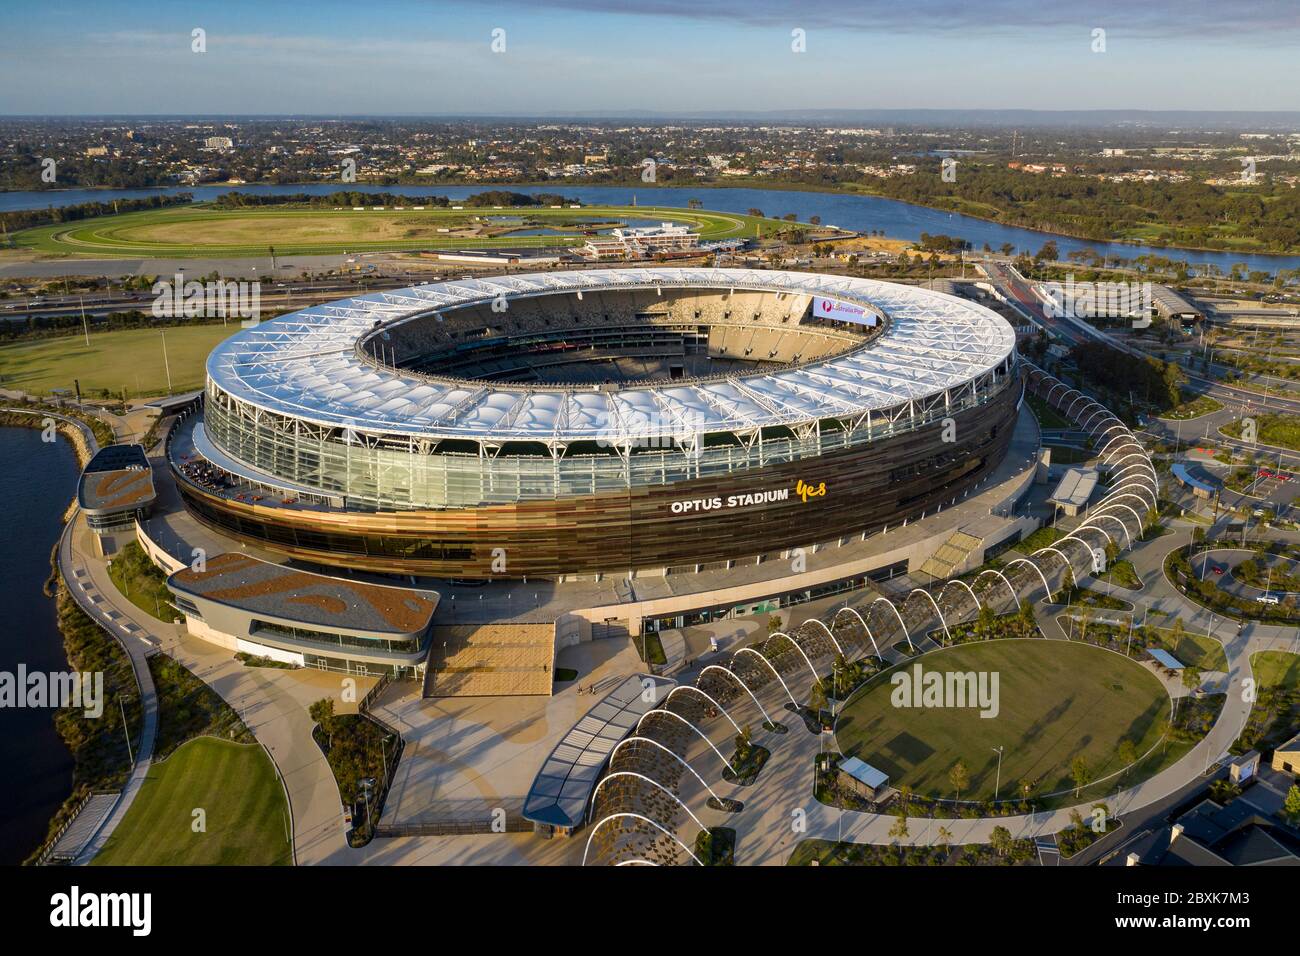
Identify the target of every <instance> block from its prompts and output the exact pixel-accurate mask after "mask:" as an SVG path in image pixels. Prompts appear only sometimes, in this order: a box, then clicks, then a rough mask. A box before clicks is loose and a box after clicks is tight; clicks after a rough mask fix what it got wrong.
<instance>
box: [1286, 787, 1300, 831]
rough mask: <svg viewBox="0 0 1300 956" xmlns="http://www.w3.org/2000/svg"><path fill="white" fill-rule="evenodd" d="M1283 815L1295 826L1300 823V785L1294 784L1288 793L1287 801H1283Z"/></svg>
mask: <svg viewBox="0 0 1300 956" xmlns="http://www.w3.org/2000/svg"><path fill="white" fill-rule="evenodd" d="M1282 815H1283V816H1285V817H1286V818H1287V819H1288V820H1290V821H1291V823H1293V824H1297V823H1300V785H1297V784H1294V783H1293V784H1291V789H1290V790H1288V791H1287V792H1286V799H1285V800H1283V801H1282Z"/></svg>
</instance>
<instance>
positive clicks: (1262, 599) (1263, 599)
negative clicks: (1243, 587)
mask: <svg viewBox="0 0 1300 956" xmlns="http://www.w3.org/2000/svg"><path fill="white" fill-rule="evenodd" d="M1255 603H1256V604H1278V603H1279V601H1278V598H1277V595H1276V594H1261V595H1260V596H1259V597H1257V598H1255Z"/></svg>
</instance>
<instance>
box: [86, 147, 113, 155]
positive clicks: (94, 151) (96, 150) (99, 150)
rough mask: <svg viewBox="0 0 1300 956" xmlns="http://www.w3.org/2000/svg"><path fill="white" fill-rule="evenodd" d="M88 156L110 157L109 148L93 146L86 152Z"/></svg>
mask: <svg viewBox="0 0 1300 956" xmlns="http://www.w3.org/2000/svg"><path fill="white" fill-rule="evenodd" d="M86 155H87V156H107V155H108V147H107V146H91V147H90V148H89V149H87V150H86Z"/></svg>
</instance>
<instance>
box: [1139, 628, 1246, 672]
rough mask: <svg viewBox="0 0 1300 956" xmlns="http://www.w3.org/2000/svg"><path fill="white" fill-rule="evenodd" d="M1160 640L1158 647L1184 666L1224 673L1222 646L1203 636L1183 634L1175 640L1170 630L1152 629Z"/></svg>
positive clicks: (1225, 659)
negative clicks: (1188, 665)
mask: <svg viewBox="0 0 1300 956" xmlns="http://www.w3.org/2000/svg"><path fill="white" fill-rule="evenodd" d="M1153 630H1154V631H1155V633H1156V636H1157V637H1158V638H1159V639H1160V646H1161V647H1162V648H1164V649H1165V650H1167V651H1168V652H1169V653H1170V654H1173V655H1174V657H1176V658H1178V659H1179V660H1180V661H1182V662H1183V663H1184V664H1191V665H1193V666H1195V667H1199V668H1200V669H1201V670H1203V671H1226V670H1227V669H1228V658H1227V657H1226V656H1225V655H1224V653H1223V645H1222V644H1220V643H1219V642H1218V641H1216V640H1215V639H1214V638H1212V637H1209V636H1208V635H1205V634H1187V633H1184V634H1182V635H1181V636H1180V637H1177V639H1175V634H1174V632H1173V630H1172V629H1171V628H1167V627H1158V628H1153Z"/></svg>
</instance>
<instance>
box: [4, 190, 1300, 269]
mask: <svg viewBox="0 0 1300 956" xmlns="http://www.w3.org/2000/svg"><path fill="white" fill-rule="evenodd" d="M342 188H344V184H342V183H308V184H303V185H296V186H295V185H284V186H280V185H274V186H273V185H266V186H262V185H244V186H194V187H181V186H170V187H165V188H160V189H67V190H46V191H33V192H10V193H0V212H4V211H8V210H13V209H39V208H43V207H45V206H50V205H53V206H71V205H76V204H77V203H83V202H107V201H111V200H113V199H138V198H141V197H145V196H156V195H171V194H175V193H183V192H189V193H193V194H194V198H195V199H200V200H205V199H215V198H217V197H218V196H220V195H222V194H223V193H228V192H245V193H259V192H260V193H270V194H272V195H284V194H290V193H308V194H310V195H321V196H323V195H328V194H329V193H332V192H337V191H339V190H340V189H342ZM346 188H347V189H349V190H353V191H356V192H390V193H399V194H402V195H406V196H447V197H448V198H450V199H464V198H465V197H467V196H472V195H474V194H475V193H481V192H483V191H485V190H488V189H509V190H513V191H515V192H522V193H529V194H532V193H538V192H547V193H560V194H561V195H563V196H565V197H568V198H574V199H577V200H578V201H579V202H582V203H584V204H587V205H614V206H620V205H629V204H630V203H631V202H632V201H633V199H634V198H635V200H636V202H637V203H638V204H639V205H643V206H654V205H657V206H679V207H681V206H685V205H686V200H687V199H699V200H701V201H702V202H703V203H704V208H705V209H716V210H719V211H721V212H742V213H743V212H745V211H747V210H749V209H751V208H754V209H761V210H762V211H763V212H764V213H765V214H767V215H768V216H774V217H779V216H783V215H785V214H786V213H788V212H793V213H797V214H798V216H799V219H801V220H802V221H804V222H806V221H807V220H808V217H809V216H812V215H817V216H821V219H822V223H823V224H824V225H836V226H840V227H842V228H844V229H852V230H854V231H856V232H865V231H867V230H871V229H883V230H884V231H885V234H886V235H887V236H889V237H891V238H894V239H907V240H910V241H917V240H919V239H920V238H921V233H923V232H928V233H930V234H931V235H935V234H947V235H950V236H960V237H961V238H962V239H965V240H966V241H967V242H970V243H971V244H972V245H973V246H974V247H975V248H976V249H979V248H982V247H983V245H984V244H985V243H988V244H989V246H990V247H992V248H993V249H998V248H1000V247H1001V246H1002V244H1003V243H1008V242H1009V243H1011V244H1012V245H1013V246H1015V247H1016V249H1018V250H1029V251H1036V250H1038V249H1039V248H1040V247H1041V246H1042V245H1043V243H1044V242H1046V241H1047V240H1048V239H1054V240H1055V241H1056V245H1057V247H1058V248H1059V249H1060V251H1061V256H1062V258H1064V256H1065V254H1067V253H1069V252H1073V251H1075V250H1078V249H1092V250H1094V251H1096V252H1098V253H1100V254H1102V255H1116V256H1121V257H1123V258H1125V259H1132V258H1134V257H1135V256H1139V255H1159V256H1167V257H1168V258H1171V259H1176V260H1181V259H1186V260H1187V261H1188V262H1190V263H1192V264H1193V265H1198V264H1213V265H1216V266H1218V267H1219V268H1220V269H1223V270H1224V271H1227V270H1229V269H1231V268H1232V266H1233V265H1234V264H1235V263H1239V262H1244V263H1245V264H1246V266H1247V268H1248V269H1263V270H1264V271H1266V272H1274V271H1276V270H1277V269H1294V268H1297V267H1300V256H1281V255H1264V254H1259V253H1255V254H1247V253H1241V252H1198V251H1192V250H1184V249H1169V248H1165V247H1161V246H1145V245H1134V244H1132V243H1126V242H1125V243H1120V242H1088V241H1086V240H1082V239H1072V238H1070V237H1068V236H1061V235H1057V234H1055V233H1048V232H1036V231H1034V230H1032V229H1020V228H1018V227H1016V226H1003V225H999V224H998V223H994V222H985V221H984V220H983V219H974V218H971V217H970V216H963V215H961V214H960V213H950V212H943V211H941V210H938V209H930V208H928V207H925V206H914V205H911V204H910V203H905V202H900V201H899V200H897V199H883V198H880V197H878V196H855V195H844V194H840V193H820V192H802V191H799V190H785V189H749V188H742V187H734V188H733V187H726V186H711V187H701V188H696V187H682V188H670V187H665V186H654V187H630V186H576V185H571V184H568V183H550V184H547V185H544V186H508V185H500V184H492V185H490V186H489V185H481V186H366V185H361V184H358V183H349V184H347V186H346Z"/></svg>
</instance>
